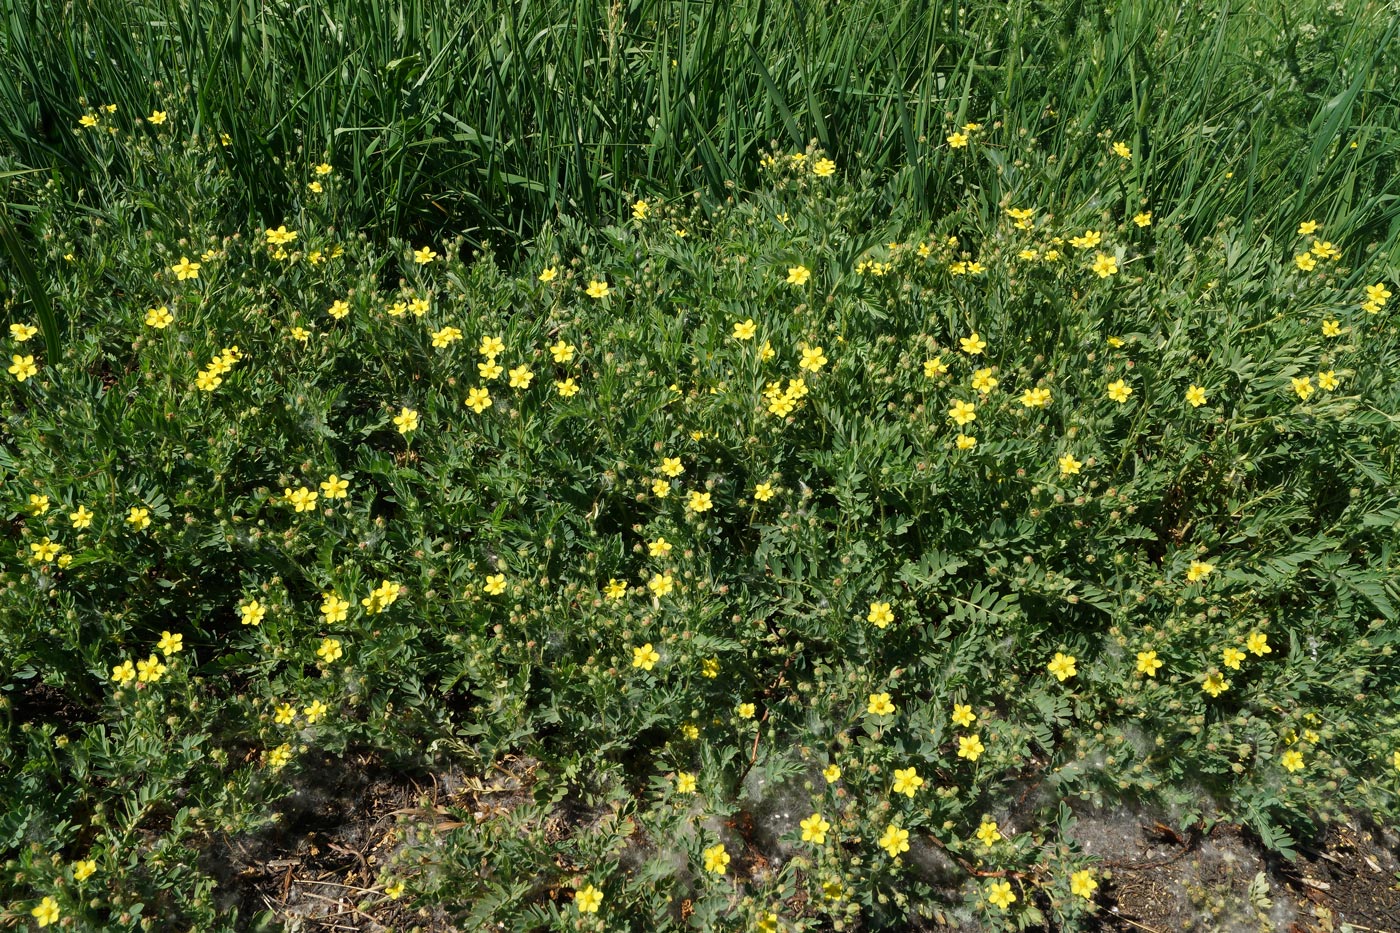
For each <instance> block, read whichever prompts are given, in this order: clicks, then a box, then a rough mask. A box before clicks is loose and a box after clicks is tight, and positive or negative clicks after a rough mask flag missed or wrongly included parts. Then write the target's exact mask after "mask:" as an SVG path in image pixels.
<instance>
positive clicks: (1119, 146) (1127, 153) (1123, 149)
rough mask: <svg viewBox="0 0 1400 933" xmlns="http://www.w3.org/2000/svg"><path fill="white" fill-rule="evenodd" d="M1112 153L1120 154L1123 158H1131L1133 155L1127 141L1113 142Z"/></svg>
mask: <svg viewBox="0 0 1400 933" xmlns="http://www.w3.org/2000/svg"><path fill="white" fill-rule="evenodd" d="M1113 153H1114V155H1117V156H1120V157H1122V158H1124V159H1131V158H1132V157H1133V150H1131V149H1129V148H1128V144H1127V143H1114V144H1113Z"/></svg>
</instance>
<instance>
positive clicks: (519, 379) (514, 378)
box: [510, 365, 535, 389]
mask: <svg viewBox="0 0 1400 933" xmlns="http://www.w3.org/2000/svg"><path fill="white" fill-rule="evenodd" d="M534 378H535V374H534V373H532V372H530V368H529V367H528V366H525V365H520V366H517V367H515V368H514V369H512V370H511V371H510V387H511V388H512V389H528V388H530V380H531V379H534Z"/></svg>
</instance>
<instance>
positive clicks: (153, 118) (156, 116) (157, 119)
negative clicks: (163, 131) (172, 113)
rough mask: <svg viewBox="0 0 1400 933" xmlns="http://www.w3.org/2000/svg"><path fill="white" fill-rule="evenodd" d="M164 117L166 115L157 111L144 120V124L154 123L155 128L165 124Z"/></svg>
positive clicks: (161, 111) (162, 111)
mask: <svg viewBox="0 0 1400 933" xmlns="http://www.w3.org/2000/svg"><path fill="white" fill-rule="evenodd" d="M165 116H166V114H165V111H164V110H157V111H155V112H154V113H152V114H151V115H150V116H149V117H147V118H146V122H147V123H154V124H155V125H156V126H160V125H161V124H162V123H164V122H165Z"/></svg>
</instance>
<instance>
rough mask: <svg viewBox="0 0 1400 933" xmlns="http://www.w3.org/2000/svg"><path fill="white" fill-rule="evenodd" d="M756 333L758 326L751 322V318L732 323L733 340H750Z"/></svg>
mask: <svg viewBox="0 0 1400 933" xmlns="http://www.w3.org/2000/svg"><path fill="white" fill-rule="evenodd" d="M756 333H758V325H757V324H755V323H754V322H753V318H749V319H748V320H745V321H735V322H734V339H735V340H752V339H753V336H754V334H756Z"/></svg>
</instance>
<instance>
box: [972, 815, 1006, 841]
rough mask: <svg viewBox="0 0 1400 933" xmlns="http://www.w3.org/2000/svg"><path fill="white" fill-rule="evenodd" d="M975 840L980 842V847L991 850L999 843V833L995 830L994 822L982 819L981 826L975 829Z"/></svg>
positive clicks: (995, 823) (995, 824)
mask: <svg viewBox="0 0 1400 933" xmlns="http://www.w3.org/2000/svg"><path fill="white" fill-rule="evenodd" d="M977 838H978V839H980V840H981V841H982V845H984V846H986V847H987V848H991V847H992V846H993V845H995V844H996V843H998V842H1000V841H1001V831H1000V830H999V829H997V822H996V820H989V819H986V818H985V817H984V818H983V819H982V825H981V826H978V827H977Z"/></svg>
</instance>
